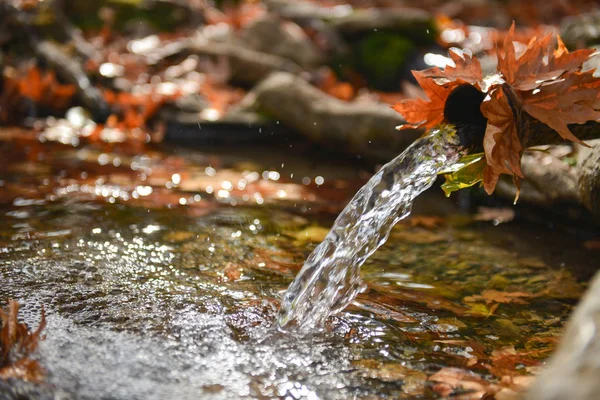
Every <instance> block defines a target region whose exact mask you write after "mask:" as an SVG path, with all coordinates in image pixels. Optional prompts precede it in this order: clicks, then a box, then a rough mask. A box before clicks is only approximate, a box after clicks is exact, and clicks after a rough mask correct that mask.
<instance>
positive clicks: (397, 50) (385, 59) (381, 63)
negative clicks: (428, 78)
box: [353, 32, 415, 90]
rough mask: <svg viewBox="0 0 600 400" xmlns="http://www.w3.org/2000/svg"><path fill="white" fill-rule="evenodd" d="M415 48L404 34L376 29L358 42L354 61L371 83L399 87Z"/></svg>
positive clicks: (378, 86) (378, 85)
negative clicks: (377, 30)
mask: <svg viewBox="0 0 600 400" xmlns="http://www.w3.org/2000/svg"><path fill="white" fill-rule="evenodd" d="M414 49H415V45H414V44H413V42H412V41H411V40H409V39H407V38H406V37H405V36H403V35H401V34H398V33H391V32H373V33H370V34H368V35H367V36H365V37H363V38H361V39H359V40H358V41H357V43H356V45H355V46H354V51H353V59H354V60H353V61H354V62H353V64H354V65H355V68H356V70H357V71H358V72H359V73H360V74H361V75H362V76H364V78H365V79H366V80H367V83H368V84H369V85H370V86H372V87H373V88H375V89H380V90H386V89H390V88H394V87H397V86H398V83H399V82H400V81H401V79H402V75H403V73H404V71H403V70H404V65H405V64H406V62H407V60H408V59H409V57H410V54H411V53H412V52H413V50H414Z"/></svg>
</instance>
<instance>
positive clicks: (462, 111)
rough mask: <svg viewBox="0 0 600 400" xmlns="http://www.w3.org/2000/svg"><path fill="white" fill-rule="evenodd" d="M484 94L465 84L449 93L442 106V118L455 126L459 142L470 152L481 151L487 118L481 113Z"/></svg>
mask: <svg viewBox="0 0 600 400" xmlns="http://www.w3.org/2000/svg"><path fill="white" fill-rule="evenodd" d="M484 98H485V93H482V92H480V91H479V90H477V89H476V88H475V87H474V86H472V85H469V84H465V85H461V86H459V87H457V88H456V89H454V90H453V91H452V93H450V95H449V96H448V99H447V100H446V105H445V106H444V118H445V119H446V121H448V122H449V123H451V124H453V125H455V126H456V130H457V132H458V135H459V138H460V142H461V144H462V145H463V146H465V147H469V148H471V150H472V151H482V150H483V136H484V134H485V127H486V125H487V118H485V117H484V116H483V114H482V113H481V109H480V106H481V103H483V99H484Z"/></svg>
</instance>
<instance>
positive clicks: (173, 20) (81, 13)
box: [65, 0, 190, 31]
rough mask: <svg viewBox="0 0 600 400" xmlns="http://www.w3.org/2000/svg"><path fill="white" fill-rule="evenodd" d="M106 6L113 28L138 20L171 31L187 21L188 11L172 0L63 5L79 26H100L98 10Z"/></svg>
mask: <svg viewBox="0 0 600 400" xmlns="http://www.w3.org/2000/svg"><path fill="white" fill-rule="evenodd" d="M103 7H106V8H109V9H112V10H114V12H115V22H114V27H115V29H123V28H124V27H125V26H126V25H128V24H129V23H131V22H135V21H141V22H145V23H147V24H149V25H150V26H152V27H153V28H155V29H157V30H159V31H173V30H175V29H176V28H178V27H180V26H181V25H183V24H186V23H189V21H190V15H189V12H187V11H186V9H185V7H182V6H180V5H178V4H177V3H175V2H167V1H153V2H144V1H142V0H92V1H81V2H73V3H72V4H70V5H69V7H67V9H66V10H65V12H66V13H67V16H68V17H69V18H70V19H71V21H73V22H74V23H75V24H76V25H78V26H79V27H81V28H83V29H98V28H100V27H102V25H103V21H102V20H101V18H100V15H99V14H100V10H101V9H102V8H103Z"/></svg>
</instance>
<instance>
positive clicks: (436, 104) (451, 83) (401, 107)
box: [392, 51, 482, 129]
mask: <svg viewBox="0 0 600 400" xmlns="http://www.w3.org/2000/svg"><path fill="white" fill-rule="evenodd" d="M449 55H450V58H452V61H454V64H455V66H454V67H452V66H447V67H446V68H445V69H444V70H441V69H439V68H438V67H433V68H429V69H426V70H424V71H413V75H414V77H415V79H416V80H417V82H418V83H419V85H420V86H421V88H422V89H423V90H424V91H425V93H426V94H427V97H428V98H429V99H430V100H431V101H425V100H422V99H411V100H404V101H402V102H400V103H398V104H395V105H394V106H392V108H393V109H394V110H396V111H398V112H399V113H400V114H402V116H403V117H404V119H406V121H407V122H408V124H405V125H402V126H401V127H400V129H406V128H419V127H424V128H433V127H434V126H436V125H438V124H440V123H441V122H442V121H443V120H444V107H445V104H446V100H447V99H448V96H449V95H450V93H451V92H452V91H453V90H454V89H455V88H456V87H458V86H460V85H462V84H464V83H470V84H475V85H476V86H479V81H480V80H481V79H482V71H481V65H480V63H479V60H477V59H476V58H472V57H471V56H470V55H468V54H465V53H459V52H457V51H450V52H449Z"/></svg>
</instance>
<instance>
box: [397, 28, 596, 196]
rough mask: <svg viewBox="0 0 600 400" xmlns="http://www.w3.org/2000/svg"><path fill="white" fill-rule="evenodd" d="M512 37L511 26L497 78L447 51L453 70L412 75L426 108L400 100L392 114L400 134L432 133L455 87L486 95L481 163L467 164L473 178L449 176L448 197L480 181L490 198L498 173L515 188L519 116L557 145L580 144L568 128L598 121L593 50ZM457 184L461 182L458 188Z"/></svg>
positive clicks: (554, 38) (523, 133) (523, 138)
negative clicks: (545, 130) (588, 65)
mask: <svg viewBox="0 0 600 400" xmlns="http://www.w3.org/2000/svg"><path fill="white" fill-rule="evenodd" d="M514 38H515V26H514V24H513V26H512V27H511V29H510V31H509V32H508V34H507V35H506V37H505V40H504V44H503V48H502V49H500V50H499V51H498V71H497V73H496V74H494V75H493V76H489V77H485V78H484V76H483V73H482V69H481V65H480V63H479V61H478V60H477V58H474V57H472V56H471V55H470V54H467V53H466V52H462V51H460V50H452V51H450V52H449V54H450V58H451V59H452V61H453V62H454V66H447V67H446V68H445V69H440V68H438V67H433V68H429V69H426V70H423V71H413V74H414V76H415V78H416V80H417V82H418V83H419V85H420V86H421V87H422V88H423V90H424V91H425V93H426V94H427V96H428V97H429V101H426V100H422V99H414V100H405V101H403V102H401V103H399V104H396V105H395V106H394V107H393V108H394V109H395V110H396V111H398V112H400V113H401V114H402V115H403V116H404V118H405V119H406V121H407V124H405V125H403V126H402V127H401V128H400V129H403V128H432V127H434V126H436V125H438V124H440V123H442V122H444V121H445V116H444V108H445V106H446V102H447V101H448V98H449V96H450V94H451V93H452V92H453V91H454V90H455V89H456V88H457V87H459V86H461V85H465V84H468V85H472V86H474V87H475V88H476V89H477V90H479V91H481V92H483V93H484V94H486V95H487V96H486V97H485V99H484V101H483V102H482V104H481V106H480V110H481V113H482V114H483V116H484V117H485V118H486V119H487V125H486V128H485V135H484V138H483V148H484V156H483V157H481V160H480V162H479V163H478V164H477V165H473V163H469V166H470V170H471V173H469V174H466V173H463V174H462V176H461V175H460V171H459V173H458V174H459V175H456V176H450V177H447V178H449V179H450V180H453V186H452V188H453V189H451V190H457V189H459V188H462V187H466V186H470V185H473V184H475V183H477V182H480V181H483V186H484V188H485V190H486V192H487V193H488V194H491V193H492V192H493V191H494V189H495V187H496V184H497V182H498V179H499V176H500V175H501V174H507V175H512V176H513V178H514V180H515V183H517V185H518V182H519V179H520V178H523V172H522V171H521V165H520V164H521V156H522V153H523V149H524V147H526V146H527V137H528V134H529V132H527V129H526V128H524V126H523V116H524V115H525V114H528V115H529V116H530V117H532V118H534V119H537V120H539V121H540V122H542V123H544V124H546V125H547V126H548V127H550V128H552V129H553V130H555V131H556V133H557V134H558V135H560V136H561V137H562V138H564V139H566V140H570V141H573V142H577V143H582V144H583V142H581V140H579V139H578V138H577V137H575V135H573V133H572V132H571V131H570V129H569V125H570V124H582V123H585V122H587V121H591V120H600V111H599V110H600V79H598V78H596V77H594V70H589V71H584V70H583V64H584V62H585V61H587V60H588V59H589V57H590V56H591V55H592V53H594V50H592V49H585V50H577V51H573V52H569V51H568V50H567V48H566V46H565V45H564V43H563V42H562V40H561V39H560V37H559V36H558V35H556V34H548V35H545V36H543V37H541V38H538V37H534V38H532V39H531V40H530V41H529V43H527V44H522V43H518V42H515V41H514ZM461 179H464V180H466V183H464V184H461ZM457 182H458V183H457Z"/></svg>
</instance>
